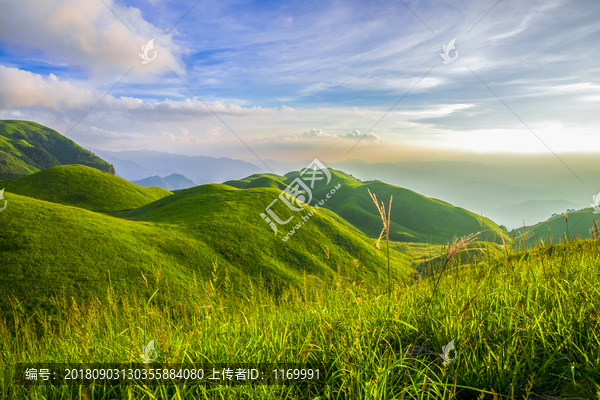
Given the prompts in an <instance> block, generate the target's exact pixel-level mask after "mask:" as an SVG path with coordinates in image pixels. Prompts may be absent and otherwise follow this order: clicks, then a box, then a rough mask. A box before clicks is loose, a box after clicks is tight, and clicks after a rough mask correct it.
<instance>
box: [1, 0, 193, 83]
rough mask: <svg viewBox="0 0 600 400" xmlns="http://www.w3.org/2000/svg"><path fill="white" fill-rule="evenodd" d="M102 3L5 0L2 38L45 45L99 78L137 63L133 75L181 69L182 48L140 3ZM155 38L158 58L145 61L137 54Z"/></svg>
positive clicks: (55, 56) (58, 58) (57, 57)
mask: <svg viewBox="0 0 600 400" xmlns="http://www.w3.org/2000/svg"><path fill="white" fill-rule="evenodd" d="M104 3H105V4H106V5H105V4H103V2H102V1H80V0H46V1H36V0H8V1H3V2H2V12H1V13H0V39H2V40H3V41H5V42H6V43H8V44H9V45H13V46H15V47H19V48H23V47H24V48H26V49H35V50H41V51H43V52H44V54H45V55H46V57H47V58H48V59H49V60H52V61H54V62H66V63H68V64H69V65H76V66H79V67H82V68H84V69H86V70H89V71H91V72H92V74H93V75H94V76H96V77H107V76H114V75H120V76H122V75H123V74H124V73H125V72H126V71H127V70H129V69H130V68H131V67H132V66H134V65H135V66H136V68H135V71H134V73H133V74H132V76H136V75H137V76H140V75H143V74H146V75H147V74H148V73H150V74H152V73H157V72H164V70H165V69H166V68H165V64H168V65H169V66H170V67H171V68H172V69H174V70H175V71H179V72H182V71H183V67H182V65H181V63H180V61H179V54H180V53H181V52H182V51H183V50H182V49H181V48H179V47H178V46H177V45H175V44H174V43H173V42H172V40H171V39H172V38H171V36H170V35H166V34H164V33H163V32H162V30H160V29H159V28H157V27H155V26H153V25H152V24H150V23H149V22H147V21H145V20H144V18H143V17H142V13H141V11H140V10H139V9H137V8H134V7H123V6H120V5H118V4H115V3H114V2H113V0H104ZM107 6H108V7H109V8H110V10H109V8H108V7H107ZM111 10H112V11H114V13H115V14H117V15H118V16H119V18H121V19H122V20H123V22H124V23H123V22H122V21H120V20H119V18H117V17H116V16H115V15H114V14H113V13H112V12H111ZM126 25H127V26H129V28H131V30H133V32H132V31H131V30H130V29H129V28H128V27H127V26H126ZM134 32H135V33H134ZM152 38H155V46H154V47H155V49H156V51H157V59H156V60H155V61H154V62H152V63H150V64H146V65H142V64H141V61H142V60H141V58H140V57H139V56H138V53H140V52H141V46H142V45H144V44H146V43H147V42H148V41H149V40H151V39H152Z"/></svg>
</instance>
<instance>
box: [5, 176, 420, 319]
mask: <svg viewBox="0 0 600 400" xmlns="http://www.w3.org/2000/svg"><path fill="white" fill-rule="evenodd" d="M277 194H278V191H277V190H274V189H251V190H239V189H234V188H231V187H229V186H225V185H216V184H213V185H204V186H198V187H194V188H191V189H185V190H182V191H180V192H177V193H175V194H173V195H170V196H167V197H164V198H162V199H160V200H158V201H155V202H153V203H150V204H148V205H146V206H144V207H141V208H139V209H136V210H132V211H121V212H116V213H114V214H113V216H109V215H105V214H100V213H96V212H92V211H88V210H83V209H81V208H76V207H71V206H65V205H60V204H55V203H50V202H47V201H42V200H37V199H33V198H30V197H25V196H21V195H17V194H14V193H11V192H5V194H4V197H5V199H6V200H7V201H8V208H7V209H5V210H4V211H3V212H2V213H0V226H2V230H0V257H1V258H2V274H0V294H1V296H0V310H1V312H2V314H3V315H5V316H6V315H9V314H10V310H11V308H10V304H9V302H8V297H9V296H10V298H11V299H12V301H13V302H14V301H15V299H17V300H18V301H20V302H23V305H24V307H26V309H27V310H33V309H35V308H42V309H48V310H50V309H52V307H51V305H50V301H49V299H51V297H52V296H53V295H55V294H57V293H60V294H63V293H64V294H66V295H67V296H68V297H70V296H73V297H74V298H76V299H81V298H82V297H86V298H87V297H89V298H92V299H93V298H96V297H97V298H99V299H101V300H102V299H106V294H107V289H108V285H109V284H110V285H112V287H113V288H115V290H117V291H119V290H120V289H122V290H127V291H128V292H129V293H131V292H132V291H133V292H136V293H138V294H141V295H148V296H149V295H150V294H151V293H148V288H147V286H146V285H145V284H144V279H148V280H150V281H156V280H161V281H163V283H165V285H166V287H168V288H170V289H169V290H173V291H180V290H183V289H182V288H183V287H185V285H184V283H185V282H186V281H189V280H193V279H194V277H198V278H200V279H207V278H208V277H209V276H211V274H212V273H216V274H218V275H219V276H220V277H221V278H224V277H225V276H227V277H228V278H227V279H228V280H229V282H230V284H231V285H232V287H236V286H240V285H245V284H246V283H247V282H248V280H254V281H255V282H259V280H260V277H262V279H264V281H265V282H266V283H267V284H269V287H271V288H273V287H274V286H273V285H274V284H275V285H298V284H300V282H302V276H303V273H304V271H306V272H307V273H309V274H314V275H316V276H318V277H322V278H331V277H332V276H337V274H338V273H340V274H342V276H347V277H349V279H353V280H357V281H359V282H360V281H368V282H371V283H373V282H377V280H378V276H381V277H383V276H385V273H386V272H385V271H386V269H385V266H386V257H385V254H384V251H383V249H382V250H378V249H376V248H374V246H372V242H373V241H372V240H370V239H368V238H366V237H365V236H364V235H362V234H361V233H360V232H359V231H358V230H356V229H355V228H353V227H352V226H350V225H349V224H347V223H345V222H344V221H343V220H341V219H340V218H338V217H337V216H336V215H335V214H333V213H332V212H330V211H328V210H323V212H319V213H317V214H316V215H314V216H313V218H312V219H311V220H310V222H309V223H306V224H305V225H304V226H303V227H302V229H300V230H299V231H298V232H297V233H296V235H295V236H294V237H293V238H292V239H290V240H288V241H287V242H284V241H281V240H274V238H273V236H272V232H270V230H269V229H268V226H267V227H266V228H267V229H266V230H265V224H264V221H263V220H262V219H261V218H260V216H259V215H258V213H257V212H256V211H257V209H259V208H260V205H261V204H262V203H263V202H264V201H266V200H268V199H269V198H271V197H272V196H274V195H277ZM115 216H120V217H122V218H116V217H115ZM123 218H126V219H123ZM391 256H392V274H393V276H394V277H395V278H396V280H397V279H401V278H403V277H405V276H407V274H408V273H409V272H410V268H409V265H410V260H408V259H407V256H406V255H404V254H401V253H398V252H396V251H394V250H392V251H391ZM215 265H216V266H217V267H215ZM215 268H216V270H215ZM142 274H143V276H142ZM109 275H110V280H109ZM144 277H145V278H144Z"/></svg>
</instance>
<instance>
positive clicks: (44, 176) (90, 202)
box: [0, 165, 171, 212]
mask: <svg viewBox="0 0 600 400" xmlns="http://www.w3.org/2000/svg"><path fill="white" fill-rule="evenodd" d="M0 188H6V192H7V193H16V194H20V195H22V196H27V197H32V198H35V199H39V200H46V201H51V202H53V203H59V204H64V205H71V206H76V207H79V208H83V209H86V210H91V211H97V212H110V211H119V210H129V209H133V208H138V207H141V206H143V205H146V204H148V203H151V202H153V201H155V200H158V199H160V198H163V197H165V196H168V195H170V194H171V192H169V191H167V190H165V189H161V188H156V187H153V188H145V187H139V186H136V185H134V184H133V183H130V182H128V181H126V180H125V179H122V178H119V177H118V176H115V175H111V174H109V173H106V172H102V171H100V170H97V169H94V168H90V167H86V166H84V165H61V166H57V167H52V168H49V169H45V170H43V171H39V172H36V173H34V174H31V175H28V176H24V177H22V178H17V179H11V180H5V181H0Z"/></svg>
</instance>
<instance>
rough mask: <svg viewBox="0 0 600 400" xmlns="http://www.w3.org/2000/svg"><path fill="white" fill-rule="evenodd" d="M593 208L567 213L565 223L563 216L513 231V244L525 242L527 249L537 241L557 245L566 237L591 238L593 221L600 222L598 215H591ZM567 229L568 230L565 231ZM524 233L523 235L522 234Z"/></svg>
mask: <svg viewBox="0 0 600 400" xmlns="http://www.w3.org/2000/svg"><path fill="white" fill-rule="evenodd" d="M593 211H594V209H593V208H591V207H590V208H585V209H583V210H578V211H572V212H569V213H567V215H568V218H567V220H566V221H565V217H564V215H563V214H561V215H558V216H556V217H552V218H550V219H548V220H547V221H543V222H540V223H538V224H535V225H532V226H527V227H525V229H523V228H519V229H515V233H514V234H515V242H519V243H523V242H526V244H527V247H533V246H535V244H536V241H537V239H541V240H543V241H544V242H546V243H548V242H550V241H551V240H552V242H553V243H559V242H561V241H563V240H564V238H565V237H567V235H568V238H569V240H572V239H574V238H575V237H576V236H580V237H581V238H582V239H587V238H590V237H592V235H591V234H590V230H591V229H592V228H593V226H594V221H596V222H600V215H599V214H594V213H593ZM567 229H568V230H567ZM524 231H525V234H523V232H524Z"/></svg>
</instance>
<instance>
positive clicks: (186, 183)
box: [131, 174, 197, 190]
mask: <svg viewBox="0 0 600 400" xmlns="http://www.w3.org/2000/svg"><path fill="white" fill-rule="evenodd" d="M131 183H134V184H136V185H138V186H142V187H159V188H163V189H167V190H179V189H187V188H191V187H194V186H197V185H196V184H195V183H194V182H192V181H190V180H189V179H188V178H186V177H185V176H183V175H181V174H171V175H169V176H165V177H164V178H161V177H160V176H158V175H155V176H151V177H149V178H145V179H141V180H139V181H131Z"/></svg>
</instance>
